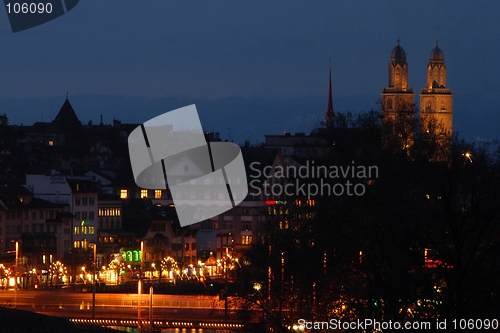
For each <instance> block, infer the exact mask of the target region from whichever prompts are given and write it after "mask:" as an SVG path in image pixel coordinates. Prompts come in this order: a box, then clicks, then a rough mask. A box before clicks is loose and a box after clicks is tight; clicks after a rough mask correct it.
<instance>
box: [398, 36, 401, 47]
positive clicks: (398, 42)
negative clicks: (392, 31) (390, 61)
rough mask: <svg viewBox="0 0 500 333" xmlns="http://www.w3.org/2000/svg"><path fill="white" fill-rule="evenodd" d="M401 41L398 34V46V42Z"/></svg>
mask: <svg viewBox="0 0 500 333" xmlns="http://www.w3.org/2000/svg"><path fill="white" fill-rule="evenodd" d="M400 41H401V39H399V36H398V46H399V42H400Z"/></svg>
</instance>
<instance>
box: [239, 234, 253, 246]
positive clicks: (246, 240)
mask: <svg viewBox="0 0 500 333" xmlns="http://www.w3.org/2000/svg"><path fill="white" fill-rule="evenodd" d="M241 244H243V245H250V244H252V236H241Z"/></svg>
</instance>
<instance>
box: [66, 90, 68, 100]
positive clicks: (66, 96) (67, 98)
mask: <svg viewBox="0 0 500 333" xmlns="http://www.w3.org/2000/svg"><path fill="white" fill-rule="evenodd" d="M66 100H68V92H67V91H66Z"/></svg>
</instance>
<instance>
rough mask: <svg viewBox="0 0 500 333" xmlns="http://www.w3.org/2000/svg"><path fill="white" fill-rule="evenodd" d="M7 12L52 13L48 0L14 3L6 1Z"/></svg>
mask: <svg viewBox="0 0 500 333" xmlns="http://www.w3.org/2000/svg"><path fill="white" fill-rule="evenodd" d="M6 7H7V13H8V14H10V13H14V14H37V13H38V14H50V13H52V4H51V3H50V2H48V3H41V2H40V3H34V2H31V3H26V2H24V3H19V2H14V3H10V2H9V3H7V4H6Z"/></svg>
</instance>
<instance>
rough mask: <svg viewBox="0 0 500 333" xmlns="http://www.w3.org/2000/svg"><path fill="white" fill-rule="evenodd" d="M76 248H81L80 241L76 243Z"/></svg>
mask: <svg viewBox="0 0 500 333" xmlns="http://www.w3.org/2000/svg"><path fill="white" fill-rule="evenodd" d="M75 248H76V249H79V248H80V241H79V240H77V241H75Z"/></svg>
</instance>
